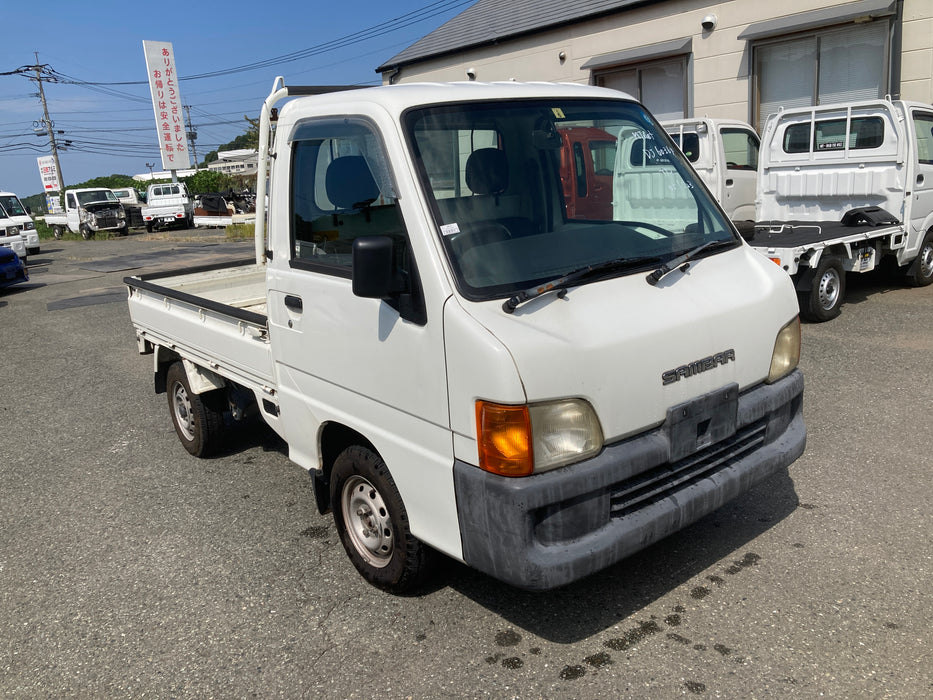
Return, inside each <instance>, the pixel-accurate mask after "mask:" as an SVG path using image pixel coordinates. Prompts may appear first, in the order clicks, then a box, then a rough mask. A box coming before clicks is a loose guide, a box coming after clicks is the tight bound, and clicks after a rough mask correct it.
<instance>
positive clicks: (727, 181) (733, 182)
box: [726, 177, 735, 187]
mask: <svg viewBox="0 0 933 700" xmlns="http://www.w3.org/2000/svg"><path fill="white" fill-rule="evenodd" d="M734 184H735V180H733V179H732V178H731V177H730V178H729V179H728V180H726V187H732V185H734Z"/></svg>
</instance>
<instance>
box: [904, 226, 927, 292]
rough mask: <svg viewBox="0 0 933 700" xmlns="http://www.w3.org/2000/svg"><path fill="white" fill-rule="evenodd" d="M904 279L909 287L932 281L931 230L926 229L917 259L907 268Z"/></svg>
mask: <svg viewBox="0 0 933 700" xmlns="http://www.w3.org/2000/svg"><path fill="white" fill-rule="evenodd" d="M905 280H906V282H907V284H908V285H910V286H911V287H926V286H927V285H928V284H930V283H933V231H927V235H926V236H924V238H923V243H921V244H920V252H919V253H918V255H917V259H916V260H914V261H913V263H911V265H910V267H909V268H908V269H907V274H906V275H905Z"/></svg>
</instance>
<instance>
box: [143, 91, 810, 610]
mask: <svg viewBox="0 0 933 700" xmlns="http://www.w3.org/2000/svg"><path fill="white" fill-rule="evenodd" d="M316 90H319V89H316V88H300V87H286V86H285V85H284V82H283V81H282V79H281V78H278V79H276V83H275V85H274V88H273V91H272V93H271V94H270V96H269V97H268V98H267V99H266V101H265V103H264V105H263V109H262V113H261V119H260V144H259V164H260V168H259V171H260V173H264V172H265V171H266V168H267V167H268V168H269V169H270V171H269V185H268V195H269V197H268V211H266V192H267V183H266V178H265V177H262V176H261V177H259V178H258V182H257V198H256V201H257V203H258V207H259V208H258V211H257V213H256V250H255V259H251V260H249V261H246V262H244V263H243V264H240V265H236V266H230V265H227V266H223V267H213V268H209V269H201V270H184V271H177V272H168V273H165V272H161V273H150V274H142V275H138V276H133V277H127V278H126V279H125V282H126V284H127V286H128V289H129V298H128V303H129V312H130V316H131V319H132V323H133V325H134V327H135V332H136V339H137V344H138V349H139V351H140V352H141V353H152V354H153V371H154V380H155V390H156V392H158V393H166V394H167V398H168V408H169V412H170V414H171V417H172V421H173V422H174V426H175V429H176V432H177V434H178V437H179V438H180V440H181V443H182V444H183V445H184V446H185V448H186V449H187V450H188V452H190V453H191V454H193V455H207V454H209V453H211V452H213V451H216V450H217V449H219V448H222V447H223V445H224V429H225V428H228V427H229V425H230V424H231V422H232V421H233V420H236V419H238V418H242V417H244V416H249V415H250V414H256V413H258V414H259V415H260V416H261V417H262V418H263V419H264V420H265V421H266V422H267V423H268V424H269V425H270V426H271V427H272V429H273V430H274V431H275V432H276V433H278V434H279V435H280V436H281V437H282V438H283V439H284V440H285V442H286V443H287V444H288V454H289V458H290V459H291V460H292V461H294V462H295V463H297V464H299V465H301V466H302V467H304V468H306V469H308V470H309V471H310V473H311V476H312V479H313V484H314V490H315V495H316V499H317V506H318V508H319V510H320V511H321V513H326V512H327V511H328V510H331V511H332V513H333V518H334V522H335V524H336V528H337V531H338V533H339V536H340V538H341V541H342V543H343V545H344V548H345V549H346V551H347V554H348V555H349V558H350V560H351V561H352V563H353V564H354V565H355V567H356V568H357V570H358V571H359V572H360V574H362V576H363V577H365V578H366V579H367V580H368V581H370V582H371V583H373V584H374V585H376V586H378V587H380V588H383V589H385V590H388V591H391V592H403V591H407V590H411V589H413V588H415V587H417V586H418V585H420V584H422V583H423V582H424V578H425V577H426V576H427V575H428V573H429V572H430V570H431V568H432V567H431V564H432V559H433V558H434V556H435V555H436V554H437V552H441V553H443V554H445V555H447V556H449V557H452V558H454V559H457V560H459V561H461V562H465V563H466V564H467V565H469V566H471V567H474V568H476V569H478V570H481V571H483V572H486V573H487V574H489V575H491V576H493V577H495V578H497V579H499V580H501V581H505V582H507V583H509V584H511V585H514V586H517V587H520V588H524V589H528V590H546V589H551V588H555V587H558V586H561V585H564V584H567V583H570V582H572V581H574V580H577V579H580V578H582V577H584V576H588V575H590V574H593V573H594V572H597V571H599V570H601V569H603V568H605V567H607V566H609V565H611V564H613V563H615V562H618V561H620V560H622V559H624V558H625V557H627V556H629V555H631V554H632V553H634V552H636V551H638V550H640V549H642V548H644V547H646V546H648V545H650V544H652V543H654V542H656V541H658V540H660V539H661V538H663V537H665V536H666V535H669V534H671V533H673V532H676V531H678V530H680V529H682V528H684V527H685V526H687V525H689V524H690V523H692V522H694V521H696V520H697V519H699V518H701V517H703V516H704V515H706V514H708V513H710V512H712V511H714V510H715V509H717V508H718V507H720V506H721V505H722V504H723V503H725V502H727V501H729V500H730V499H733V498H736V497H738V496H740V495H742V494H743V493H745V492H747V491H748V490H749V489H750V488H751V487H752V486H753V485H755V484H757V483H759V482H761V481H762V480H764V479H767V478H768V477H769V476H771V475H773V474H775V473H778V472H780V471H781V470H785V469H786V468H787V466H788V465H789V464H790V463H791V462H793V461H794V460H795V459H796V458H797V457H798V456H799V455H800V454H801V453H802V452H803V450H804V446H805V442H806V429H805V427H804V422H803V413H802V396H803V376H802V374H801V372H800V370H799V369H798V368H797V363H798V359H799V355H800V324H799V321H798V318H797V313H798V312H797V300H796V297H795V295H794V291H793V287H792V285H791V284H790V281H789V280H788V278H787V275H786V274H785V273H784V272H782V271H781V270H780V268H778V267H777V266H776V265H774V264H772V263H771V262H769V261H768V260H766V259H764V258H763V257H762V256H761V255H759V254H758V253H756V252H755V251H753V250H752V249H751V248H750V247H749V246H748V245H747V244H746V243H745V242H744V241H743V240H742V238H741V237H740V236H739V235H738V234H737V232H736V231H735V229H734V228H733V227H732V226H731V225H730V224H729V222H728V220H727V219H726V217H725V216H724V215H723V213H722V211H721V209H720V208H719V207H718V206H717V205H716V203H715V201H714V200H713V198H712V196H711V195H710V193H709V192H708V190H707V189H706V188H705V187H704V186H703V185H702V184H701V183H700V182H699V181H698V180H697V178H696V175H695V173H694V171H693V169H692V168H691V167H690V165H689V164H688V162H687V161H686V159H685V158H684V157H683V155H682V154H681V153H680V151H678V150H677V149H676V147H674V145H673V143H672V142H671V141H670V139H669V138H668V137H667V136H666V135H665V133H664V131H663V129H662V128H661V127H660V126H659V125H658V123H657V122H656V121H655V120H654V119H653V118H652V117H651V116H650V115H649V114H648V112H647V111H646V110H645V108H644V107H643V106H642V105H640V104H639V103H638V102H636V101H634V100H633V99H632V98H629V97H627V96H625V95H622V94H621V93H619V92H616V91H614V90H607V89H603V88H598V87H591V86H581V85H558V84H549V83H529V84H521V83H513V82H509V83H488V84H483V83H453V84H431V85H428V84H403V85H392V86H383V87H375V88H367V89H360V90H352V91H341V92H329V93H327V94H315V92H316ZM291 97H294V98H295V99H291V100H288V101H287V102H285V103H284V104H283V105H282V107H281V109H279V108H278V107H276V106H275V105H276V104H277V103H278V102H279V101H280V100H283V99H285V98H291ZM569 125H576V126H581V127H587V128H599V129H603V130H605V131H606V132H608V133H610V134H612V135H613V138H617V139H618V140H619V142H620V144H621V143H623V142H624V143H625V146H626V151H627V152H629V153H632V152H633V150H634V149H635V148H636V147H635V146H634V145H633V144H634V143H635V142H639V143H640V146H638V147H637V148H641V149H642V150H644V149H645V148H650V149H652V150H654V151H655V152H656V153H655V155H656V158H655V164H654V165H652V167H651V168H647V169H646V168H644V167H641V166H638V167H632V168H627V169H626V173H625V179H624V182H620V183H618V186H617V187H616V189H617V192H620V193H621V192H622V191H623V190H625V189H626V188H628V189H629V191H630V193H631V195H630V196H631V197H633V198H638V199H639V201H637V202H634V203H633V205H632V206H627V207H618V208H617V209H616V211H615V213H614V214H613V215H612V216H611V218H610V219H608V220H601V221H600V220H587V219H572V218H569V217H568V216H567V207H566V203H565V201H564V197H563V193H562V184H561V180H560V160H561V148H562V141H561V136H560V132H561V129H562V128H564V127H566V126H569ZM661 151H663V154H661V153H660V152H661ZM634 160H637V159H636V158H634V156H633V161H634ZM639 177H642V178H644V181H642V182H639V181H638V178H639ZM666 202H667V203H670V204H671V209H672V210H673V211H675V212H676V213H677V216H672V217H659V216H656V217H654V218H652V212H662V211H664V210H663V206H665V203H666ZM659 207H662V208H659ZM637 212H641V213H642V214H643V215H644V216H645V218H642V219H633V218H620V217H622V216H625V217H628V216H632V215H634V214H635V213H637ZM267 221H268V226H266V222H267ZM668 221H671V222H673V223H668ZM661 222H664V223H663V224H662V223H661ZM266 231H268V235H267V234H266Z"/></svg>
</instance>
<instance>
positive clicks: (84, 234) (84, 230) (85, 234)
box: [78, 224, 94, 241]
mask: <svg viewBox="0 0 933 700" xmlns="http://www.w3.org/2000/svg"><path fill="white" fill-rule="evenodd" d="M78 230H79V231H80V232H81V238H83V239H84V240H86V241H87V240H90V239H91V238H93V237H94V232H93V231H92V230H91V229H89V228H88V227H87V224H81V226H80V227H79V229H78Z"/></svg>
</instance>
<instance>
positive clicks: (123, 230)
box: [117, 224, 130, 236]
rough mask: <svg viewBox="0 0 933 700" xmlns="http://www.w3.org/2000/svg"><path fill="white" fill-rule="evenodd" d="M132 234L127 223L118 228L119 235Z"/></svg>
mask: <svg viewBox="0 0 933 700" xmlns="http://www.w3.org/2000/svg"><path fill="white" fill-rule="evenodd" d="M129 234H130V227H129V226H127V225H126V224H123V226H121V227H120V228H118V229H117V235H118V236H128V235H129Z"/></svg>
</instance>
